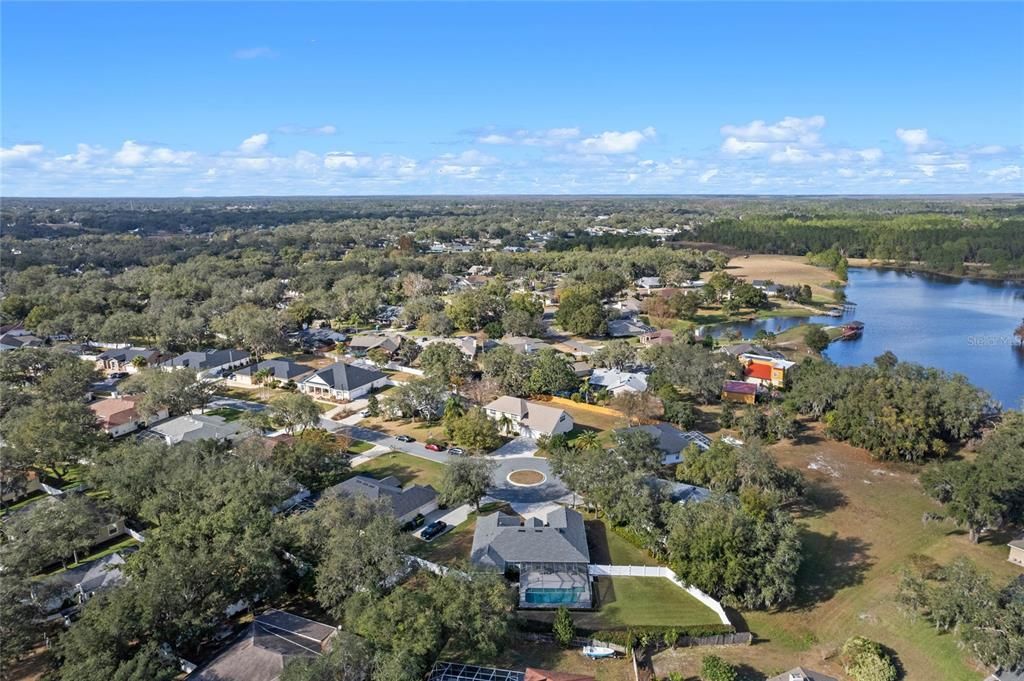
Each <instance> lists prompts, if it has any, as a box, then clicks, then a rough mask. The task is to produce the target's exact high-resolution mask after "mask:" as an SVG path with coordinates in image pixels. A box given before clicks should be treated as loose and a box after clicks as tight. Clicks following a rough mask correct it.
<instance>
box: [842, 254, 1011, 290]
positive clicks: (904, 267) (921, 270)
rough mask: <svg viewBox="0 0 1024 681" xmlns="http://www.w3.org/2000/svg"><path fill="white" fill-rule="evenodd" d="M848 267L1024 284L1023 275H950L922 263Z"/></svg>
mask: <svg viewBox="0 0 1024 681" xmlns="http://www.w3.org/2000/svg"><path fill="white" fill-rule="evenodd" d="M847 262H848V263H849V265H850V267H856V268H859V269H871V270H893V271H896V272H906V273H907V274H927V275H928V276H932V277H941V278H944V279H949V280H951V281H984V282H989V283H1007V284H1021V283H1024V274H1018V275H1012V274H1002V275H1001V274H996V273H994V272H992V273H988V272H967V273H964V274H952V273H950V272H943V271H940V270H936V269H931V268H929V267H925V266H924V265H923V264H922V263H913V264H900V263H898V262H895V261H891V260H875V259H873V258H848V259H847Z"/></svg>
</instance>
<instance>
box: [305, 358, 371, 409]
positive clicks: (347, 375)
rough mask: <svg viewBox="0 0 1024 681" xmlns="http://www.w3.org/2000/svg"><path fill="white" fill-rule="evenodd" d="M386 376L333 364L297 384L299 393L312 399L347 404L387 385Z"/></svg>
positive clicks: (340, 363)
mask: <svg viewBox="0 0 1024 681" xmlns="http://www.w3.org/2000/svg"><path fill="white" fill-rule="evenodd" d="M387 382H388V377H387V374H384V373H381V372H380V371H377V370H376V369H364V368H363V367H357V366H355V365H353V364H346V363H345V362H335V363H334V364H332V365H331V366H329V367H327V368H326V369H321V370H320V371H317V372H316V373H314V374H313V375H312V376H310V377H309V378H307V379H305V380H304V381H302V382H301V383H299V391H300V392H304V393H306V394H307V395H311V396H312V397H327V398H330V399H333V400H339V401H342V402H348V401H351V400H355V399H358V398H360V397H362V396H363V395H366V394H367V393H369V392H370V391H371V390H375V389H377V388H382V387H384V386H385V385H387Z"/></svg>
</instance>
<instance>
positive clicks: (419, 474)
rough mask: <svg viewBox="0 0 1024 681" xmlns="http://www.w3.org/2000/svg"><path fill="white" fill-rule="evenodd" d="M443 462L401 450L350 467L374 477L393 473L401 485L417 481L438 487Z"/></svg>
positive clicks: (354, 470) (355, 471)
mask: <svg viewBox="0 0 1024 681" xmlns="http://www.w3.org/2000/svg"><path fill="white" fill-rule="evenodd" d="M444 468H445V466H444V464H441V463H437V462H435V461H429V460H427V459H421V458H419V457H416V456H412V455H411V454H405V453H403V452H391V453H389V454H381V455H380V456H378V457H376V458H374V459H371V460H370V461H367V462H366V463H363V464H360V465H358V466H356V467H355V468H353V469H352V471H353V472H354V473H361V474H364V475H371V476H373V477H375V478H386V477H388V476H389V475H393V476H395V477H396V478H398V479H399V480H401V481H402V484H403V485H408V484H410V483H417V484H420V485H433V486H434V487H435V488H437V489H439V488H440V486H441V477H442V476H443V475H444Z"/></svg>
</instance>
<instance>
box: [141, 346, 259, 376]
mask: <svg viewBox="0 0 1024 681" xmlns="http://www.w3.org/2000/svg"><path fill="white" fill-rule="evenodd" d="M251 361H252V355H250V354H249V353H248V352H246V351H245V350H202V351H200V352H184V353H182V354H180V355H178V356H177V357H174V358H172V359H169V360H167V361H166V362H161V363H160V367H161V368H162V369H165V370H167V371H172V370H174V369H186V368H187V369H194V370H195V371H196V372H197V373H199V374H201V375H204V376H219V375H220V374H222V373H224V372H228V371H232V370H234V369H240V368H241V367H244V366H246V365H247V364H249V363H250V362H251Z"/></svg>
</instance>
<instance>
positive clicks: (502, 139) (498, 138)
mask: <svg viewBox="0 0 1024 681" xmlns="http://www.w3.org/2000/svg"><path fill="white" fill-rule="evenodd" d="M476 141H477V142H479V143H480V144H515V142H516V141H515V139H514V138H512V137H509V136H508V135H499V134H497V133H491V134H489V135H483V136H482V137H477V138H476Z"/></svg>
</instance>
